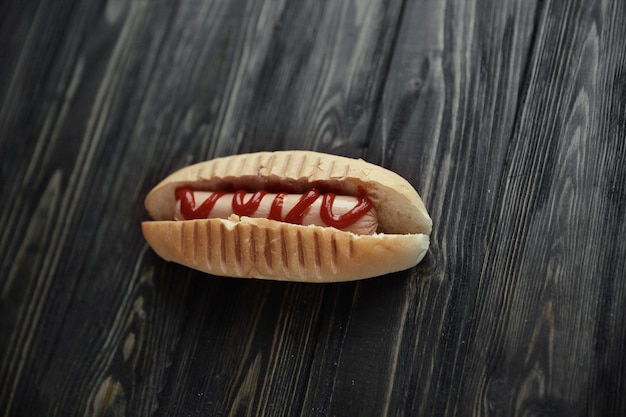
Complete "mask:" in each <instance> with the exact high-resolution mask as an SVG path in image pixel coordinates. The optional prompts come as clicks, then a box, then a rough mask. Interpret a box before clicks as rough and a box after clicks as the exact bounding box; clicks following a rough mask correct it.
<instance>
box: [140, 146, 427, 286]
mask: <svg viewBox="0 0 626 417" xmlns="http://www.w3.org/2000/svg"><path fill="white" fill-rule="evenodd" d="M183 186H191V187H194V188H195V189H199V190H224V189H231V190H232V189H240V188H243V189H246V190H249V191H254V190H261V189H263V190H282V191H287V192H293V193H301V192H304V191H306V190H308V189H310V188H311V187H313V186H315V187H317V188H320V189H324V190H330V191H332V192H335V193H337V194H343V195H355V196H357V195H360V194H363V193H365V194H366V195H367V196H368V198H369V199H370V200H371V201H372V203H373V205H374V207H375V208H376V210H377V212H378V222H379V229H378V232H379V233H377V234H375V235H356V234H353V233H350V232H344V231H340V230H337V229H334V228H331V227H320V226H299V225H293V224H289V223H283V222H277V221H273V220H267V219H258V218H254V219H253V218H248V217H241V218H240V217H238V216H232V217H231V218H230V219H202V220H190V221H173V219H174V211H175V206H176V200H175V190H176V189H177V188H179V187H183ZM145 203H146V209H147V210H148V212H149V214H150V215H151V217H152V218H153V219H154V220H156V221H149V222H144V223H143V224H142V230H143V233H144V236H145V238H146V240H147V241H148V243H149V244H150V246H151V247H152V248H153V249H154V251H155V252H156V253H157V254H158V255H159V256H161V257H162V258H164V259H166V260H170V261H174V262H177V263H180V264H182V265H186V266H188V267H191V268H194V269H197V270H200V271H203V272H207V273H210V274H214V275H222V276H231V277H249V278H263V279H275V280H290V281H306V282H335V281H348V280H356V279H362V278H368V277H373V276H378V275H382V274H385V273H389V272H394V271H399V270H404V269H407V268H410V267H412V266H414V265H416V264H417V263H419V261H421V260H422V258H423V257H424V255H425V253H426V251H427V250H428V245H429V235H430V232H431V228H432V221H431V219H430V217H429V216H428V213H427V211H426V208H425V207H424V203H423V202H422V199H421V198H420V196H419V194H418V193H417V191H415V189H414V188H413V187H412V186H411V185H410V183H409V182H408V181H406V180H405V179H404V178H402V177H400V176H399V175H397V174H395V173H393V172H391V171H389V170H386V169H384V168H382V167H379V166H376V165H373V164H370V163H368V162H365V161H363V160H357V159H351V158H346V157H340V156H335V155H328V154H322V153H317V152H310V151H281V152H260V153H252V154H242V155H234V156H229V157H223V158H216V159H213V160H210V161H206V162H202V163H199V164H195V165H191V166H188V167H186V168H183V169H181V170H179V171H177V172H175V173H173V174H172V175H170V176H169V177H167V178H166V179H164V180H163V181H162V182H161V183H159V184H158V185H157V186H156V187H155V188H154V189H153V190H152V191H151V192H150V193H149V194H148V196H147V197H146V202H145Z"/></svg>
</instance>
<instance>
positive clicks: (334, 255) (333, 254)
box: [330, 233, 339, 272]
mask: <svg viewBox="0 0 626 417" xmlns="http://www.w3.org/2000/svg"><path fill="white" fill-rule="evenodd" d="M338 257H339V254H338V252H337V238H336V237H335V234H334V233H331V235H330V267H331V269H332V270H333V272H335V271H337V260H338Z"/></svg>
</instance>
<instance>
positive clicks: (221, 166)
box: [146, 151, 432, 234]
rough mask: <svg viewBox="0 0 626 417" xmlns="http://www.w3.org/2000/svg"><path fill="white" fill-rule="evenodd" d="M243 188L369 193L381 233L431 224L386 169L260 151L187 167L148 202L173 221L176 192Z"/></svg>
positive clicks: (413, 195)
mask: <svg viewBox="0 0 626 417" xmlns="http://www.w3.org/2000/svg"><path fill="white" fill-rule="evenodd" d="M182 186H193V187H194V188H196V189H199V190H222V189H229V188H230V189H238V188H244V189H247V190H249V191H255V190H261V189H265V190H267V189H281V190H283V191H285V190H286V191H290V192H303V191H306V190H308V189H310V188H311V187H313V186H317V187H321V188H326V189H330V190H332V191H334V192H336V193H337V194H345V195H359V194H361V193H365V194H367V196H368V197H369V198H370V200H372V202H373V203H374V206H375V207H376V210H377V212H378V213H379V219H378V221H379V230H380V231H381V232H383V233H423V234H430V232H431V229H432V221H431V219H430V217H429V216H428V213H427V211H426V208H425V206H424V203H423V202H422V199H421V198H420V196H419V194H418V193H417V191H415V189H414V188H413V187H412V186H411V184H410V183H409V182H408V181H407V180H405V179H404V178H402V177H401V176H399V175H398V174H396V173H395V172H392V171H389V170H387V169H385V168H382V167H379V166H377V165H374V164H371V163H369V162H365V161H363V160H361V159H352V158H346V157H342V156H336V155H328V154H323V153H319V152H311V151H280V152H258V153H251V154H241V155H232V156H227V157H222V158H216V159H212V160H210V161H206V162H200V163H198V164H194V165H190V166H188V167H185V168H183V169H181V170H179V171H176V172H175V173H173V174H172V175H170V176H168V177H167V178H165V179H164V180H163V181H161V183H159V184H158V185H157V186H156V187H154V189H153V190H152V191H151V192H150V193H149V194H148V196H147V197H146V208H147V209H148V212H149V213H150V215H151V217H152V218H153V219H155V220H172V219H173V218H174V207H175V197H174V190H175V189H176V188H178V187H182Z"/></svg>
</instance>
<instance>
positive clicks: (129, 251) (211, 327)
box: [0, 0, 626, 417]
mask: <svg viewBox="0 0 626 417" xmlns="http://www.w3.org/2000/svg"><path fill="white" fill-rule="evenodd" d="M0 106H1V107H0V167H1V171H0V172H1V183H0V185H1V195H2V204H1V206H0V254H1V255H0V268H1V269H0V291H1V292H0V297H1V298H0V307H1V311H0V324H1V325H0V381H1V382H0V416H122V415H126V416H200V415H207V416H208V415H219V416H244V415H270V416H297V415H303V416H309V415H317V416H327V415H328V416H487V415H489V416H491V415H493V416H563V417H565V416H568V417H569V416H624V415H626V319H625V309H626V2H623V1H621V0H604V1H600V0H599V1H593V0H574V1H557V0H551V1H533V0H505V1H500V0H485V1H463V0H448V1H437V0H406V1H402V0H387V1H379V0H361V1H343V0H336V1H318V0H303V1H278V0H275V1H270V0H265V1H256V0H248V1H245V0H230V1H225V0H178V1H174V0H172V1H169V0H167V1H166V0H151V1H149V0H136V1H135V0H109V1H108V2H107V1H87V0H58V1H42V0H27V1H24V0H4V1H3V2H2V3H1V5H0ZM279 149H311V150H318V151H323V152H329V153H335V154H339V155H346V156H352V157H362V158H364V159H366V160H368V161H371V162H374V163H377V164H380V165H383V166H385V167H387V168H390V169H392V170H394V171H396V172H398V173H399V174H401V175H403V176H404V177H406V178H407V179H408V180H409V181H410V182H411V183H412V184H413V185H414V186H415V187H416V188H417V189H418V190H419V192H420V194H421V195H422V196H423V198H424V201H425V203H426V206H427V207H428V209H429V212H430V213H431V216H432V218H433V221H434V229H433V234H432V237H431V248H430V251H429V253H428V255H427V257H426V258H425V260H424V261H423V262H422V263H421V264H420V265H418V266H417V267H416V268H413V269H411V270H409V271H404V272H400V273H395V274H391V275H389V276H383V277H377V278H373V279H369V280H365V281H360V282H350V283H343V284H329V285H315V284H298V283H284V282H268V281H260V280H241V279H231V278H218V277H213V276H207V275H203V274H201V273H197V272H194V271H191V270H189V269H187V268H185V267H182V266H179V265H176V264H170V263H167V262H165V261H163V260H162V259H160V258H159V257H157V256H156V255H155V254H154V253H153V252H152V251H151V249H149V248H148V247H147V245H146V243H145V241H144V239H143V237H142V234H141V230H140V222H141V221H143V220H146V219H147V218H148V216H147V213H146V212H145V209H144V207H143V199H144V197H145V195H146V193H147V191H148V190H150V189H151V188H152V187H153V186H154V185H155V184H156V183H157V182H158V181H160V180H161V179H162V178H163V177H165V176H166V175H167V174H169V173H170V172H172V171H174V170H176V169H178V168H180V167H182V166H185V165H187V164H190V163H192V162H197V161H201V160H205V159H209V158H212V157H216V156H223V155H229V154H234V153H243V152H251V151H260V150H279Z"/></svg>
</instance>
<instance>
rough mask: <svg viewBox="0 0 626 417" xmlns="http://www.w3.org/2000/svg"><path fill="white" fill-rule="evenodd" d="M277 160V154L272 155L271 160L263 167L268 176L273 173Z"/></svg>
mask: <svg viewBox="0 0 626 417" xmlns="http://www.w3.org/2000/svg"><path fill="white" fill-rule="evenodd" d="M275 160H276V154H272V155H271V156H270V158H269V159H268V160H267V162H266V165H265V166H264V167H263V168H265V170H266V172H267V173H266V175H270V174H271V173H272V168H273V167H274V161H275Z"/></svg>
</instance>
